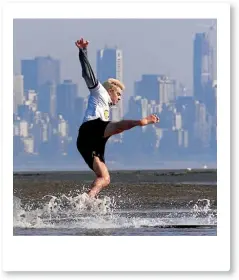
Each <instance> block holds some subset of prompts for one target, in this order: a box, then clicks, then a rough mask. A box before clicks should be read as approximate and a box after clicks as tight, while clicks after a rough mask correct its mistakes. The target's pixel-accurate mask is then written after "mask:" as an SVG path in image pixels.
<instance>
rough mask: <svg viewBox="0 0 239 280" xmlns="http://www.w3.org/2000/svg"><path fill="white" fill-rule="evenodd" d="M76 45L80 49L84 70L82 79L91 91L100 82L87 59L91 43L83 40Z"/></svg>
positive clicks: (80, 58)
mask: <svg viewBox="0 0 239 280" xmlns="http://www.w3.org/2000/svg"><path fill="white" fill-rule="evenodd" d="M75 44H76V46H77V47H78V48H79V60H80V63H81V68H82V77H83V78H84V79H85V82H86V85H87V87H88V88H89V89H93V88H95V87H96V86H97V85H98V80H97V79H96V77H95V74H94V72H93V70H92V68H91V65H90V62H89V60H88V57H87V46H88V44H89V42H88V41H84V40H83V39H82V38H81V39H80V40H78V41H77V42H76V43H75Z"/></svg>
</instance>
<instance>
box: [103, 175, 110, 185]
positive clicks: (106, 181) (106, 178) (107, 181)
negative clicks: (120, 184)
mask: <svg viewBox="0 0 239 280" xmlns="http://www.w3.org/2000/svg"><path fill="white" fill-rule="evenodd" d="M103 178H104V182H105V186H108V185H109V184H110V176H104V177H103Z"/></svg>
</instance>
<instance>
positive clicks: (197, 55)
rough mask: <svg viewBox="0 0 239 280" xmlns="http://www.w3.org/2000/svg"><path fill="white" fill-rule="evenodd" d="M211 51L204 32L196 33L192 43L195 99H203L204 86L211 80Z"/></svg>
mask: <svg viewBox="0 0 239 280" xmlns="http://www.w3.org/2000/svg"><path fill="white" fill-rule="evenodd" d="M212 60H213V52H212V48H211V47H210V43H209V39H208V36H207V34H206V33H196V35H195V39H194V45H193V90H194V96H195V98H196V100H198V101H200V102H204V101H205V87H206V86H207V85H208V83H211V81H212V80H213V77H212V75H213V61H212Z"/></svg>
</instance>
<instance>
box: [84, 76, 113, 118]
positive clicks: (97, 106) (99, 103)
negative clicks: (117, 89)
mask: <svg viewBox="0 0 239 280" xmlns="http://www.w3.org/2000/svg"><path fill="white" fill-rule="evenodd" d="M111 102H112V101H111V98H110V96H109V93H108V92H107V90H106V89H105V88H104V87H103V86H102V84H101V83H100V82H98V85H97V86H96V87H95V88H93V89H90V96H89V99H88V106H87V109H86V112H85V116H84V119H83V123H84V122H87V121H90V120H95V119H98V118H100V119H101V120H102V121H109V115H110V103H111Z"/></svg>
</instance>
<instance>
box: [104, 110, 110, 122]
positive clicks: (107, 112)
mask: <svg viewBox="0 0 239 280" xmlns="http://www.w3.org/2000/svg"><path fill="white" fill-rule="evenodd" d="M104 116H105V118H106V119H107V120H108V119H109V111H108V110H104Z"/></svg>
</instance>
